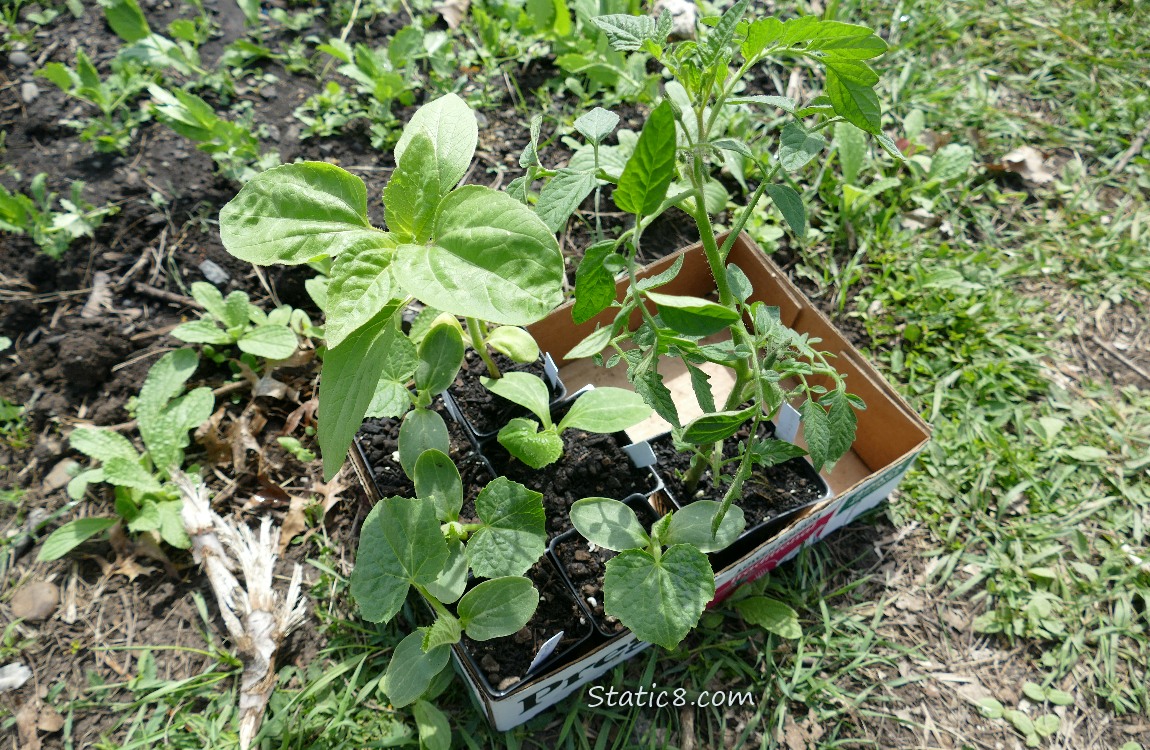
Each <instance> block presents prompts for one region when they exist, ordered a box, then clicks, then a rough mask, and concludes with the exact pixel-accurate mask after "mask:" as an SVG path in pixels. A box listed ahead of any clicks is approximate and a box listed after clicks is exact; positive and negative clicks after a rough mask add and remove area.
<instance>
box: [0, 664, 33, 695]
mask: <svg viewBox="0 0 1150 750" xmlns="http://www.w3.org/2000/svg"><path fill="white" fill-rule="evenodd" d="M31 678H32V670H31V669H28V667H26V666H24V665H23V664H20V663H19V662H13V663H12V664H5V665H4V666H2V667H0V693H3V692H4V691H6V690H16V689H18V688H19V687H20V686H21V685H23V684H24V683H25V682H27V681H28V680H30V679H31Z"/></svg>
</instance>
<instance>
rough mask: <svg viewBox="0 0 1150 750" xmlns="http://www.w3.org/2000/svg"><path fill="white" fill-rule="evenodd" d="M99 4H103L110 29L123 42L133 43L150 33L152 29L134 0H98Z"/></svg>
mask: <svg viewBox="0 0 1150 750" xmlns="http://www.w3.org/2000/svg"><path fill="white" fill-rule="evenodd" d="M100 5H102V6H104V18H106V19H107V20H108V25H109V26H111V27H112V31H114V32H116V36H118V37H120V38H121V39H123V40H124V41H125V42H128V43H129V44H133V43H135V42H138V41H140V40H141V39H146V38H147V37H148V36H150V35H151V33H152V29H151V28H150V27H149V26H148V20H147V19H146V18H144V13H143V11H141V10H140V6H139V5H138V4H137V3H136V0H100Z"/></svg>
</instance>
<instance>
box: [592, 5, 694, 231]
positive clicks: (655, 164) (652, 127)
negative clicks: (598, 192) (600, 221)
mask: <svg viewBox="0 0 1150 750" xmlns="http://www.w3.org/2000/svg"><path fill="white" fill-rule="evenodd" d="M596 20H598V19H596ZM675 138H676V134H675V115H674V113H673V112H672V111H671V104H670V102H668V101H667V100H666V99H664V100H663V102H662V103H661V104H659V106H657V107H655V109H653V110H652V111H651V115H650V116H649V117H648V118H647V122H646V123H645V124H644V125H643V132H642V133H640V134H639V142H638V143H636V144H635V151H634V153H632V154H631V158H630V159H628V160H627V166H626V167H624V169H623V174H622V175H620V176H619V185H618V186H617V187H616V188H615V193H614V198H615V205H616V206H618V207H619V208H620V209H621V210H623V211H626V212H627V213H630V214H641V215H643V216H648V215H650V214H653V213H655V212H656V211H657V210H658V209H659V206H660V205H661V204H662V203H663V199H664V198H665V197H667V188H668V187H669V186H670V184H671V180H672V179H673V178H674V176H675V143H676V142H675Z"/></svg>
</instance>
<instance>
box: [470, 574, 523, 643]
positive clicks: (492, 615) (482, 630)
mask: <svg viewBox="0 0 1150 750" xmlns="http://www.w3.org/2000/svg"><path fill="white" fill-rule="evenodd" d="M538 604H539V592H538V591H536V590H535V587H534V586H532V585H531V581H530V580H528V579H526V578H523V577H521V576H507V577H505V578H493V579H491V580H490V581H484V582H483V583H481V584H479V585H478V586H476V587H475V588H473V589H471V591H468V592H467V593H466V594H464V595H463V598H462V599H460V600H459V606H458V607H457V608H456V609H457V612H458V613H459V620H460V621H461V622H462V623H463V630H464V632H466V633H467V635H469V636H470V637H471V638H473V639H475V640H477V641H489V640H491V639H492V638H502V637H504V636H508V635H513V634H514V633H517V632H519V630H521V629H522V628H523V626H524V625H526V624H527V621H528V620H530V619H531V615H533V614H535V607H536V606H537V605H538Z"/></svg>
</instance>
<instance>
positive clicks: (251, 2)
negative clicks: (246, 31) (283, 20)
mask: <svg viewBox="0 0 1150 750" xmlns="http://www.w3.org/2000/svg"><path fill="white" fill-rule="evenodd" d="M236 5H238V6H240V10H241V11H243V14H244V21H245V22H246V23H247V24H248V25H249V26H257V25H259V22H260V0H236Z"/></svg>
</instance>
